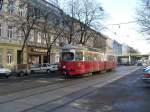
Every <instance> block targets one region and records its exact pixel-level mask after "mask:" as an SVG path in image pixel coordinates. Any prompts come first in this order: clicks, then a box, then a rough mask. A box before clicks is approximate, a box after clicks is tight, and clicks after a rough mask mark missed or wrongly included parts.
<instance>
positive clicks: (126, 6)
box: [100, 0, 150, 54]
mask: <svg viewBox="0 0 150 112" xmlns="http://www.w3.org/2000/svg"><path fill="white" fill-rule="evenodd" d="M100 1H101V4H102V6H103V7H104V9H105V10H106V12H107V13H108V14H109V16H110V17H109V18H108V19H107V21H106V24H105V25H106V26H107V25H109V24H116V23H117V24H118V23H128V22H131V21H136V17H137V15H136V9H137V7H138V4H139V0H100ZM107 27H108V28H109V30H105V31H104V32H103V33H104V34H106V35H108V36H109V37H110V38H112V39H115V40H117V41H118V42H120V43H126V44H128V45H129V46H131V47H133V48H135V49H138V50H139V51H140V52H141V53H142V54H145V53H149V52H150V50H148V48H149V47H150V43H149V42H148V41H146V40H145V39H144V37H145V36H144V35H143V34H141V33H140V31H139V29H140V28H139V26H138V25H137V23H136V22H134V23H130V24H121V25H110V26H107Z"/></svg>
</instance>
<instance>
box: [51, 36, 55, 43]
mask: <svg viewBox="0 0 150 112" xmlns="http://www.w3.org/2000/svg"><path fill="white" fill-rule="evenodd" d="M53 41H54V35H51V43H52V42H53Z"/></svg>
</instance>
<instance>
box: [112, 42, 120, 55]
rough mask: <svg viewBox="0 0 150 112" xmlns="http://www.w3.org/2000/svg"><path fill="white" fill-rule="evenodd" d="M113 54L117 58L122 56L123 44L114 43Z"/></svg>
mask: <svg viewBox="0 0 150 112" xmlns="http://www.w3.org/2000/svg"><path fill="white" fill-rule="evenodd" d="M113 52H114V54H115V55H116V56H122V44H120V43H119V42H117V41H116V40H114V41H113Z"/></svg>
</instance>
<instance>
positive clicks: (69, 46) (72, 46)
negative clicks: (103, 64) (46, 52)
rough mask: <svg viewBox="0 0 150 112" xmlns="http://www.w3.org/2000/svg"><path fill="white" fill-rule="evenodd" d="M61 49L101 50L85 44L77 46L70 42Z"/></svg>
mask: <svg viewBox="0 0 150 112" xmlns="http://www.w3.org/2000/svg"><path fill="white" fill-rule="evenodd" d="M62 49H78V50H86V51H94V52H102V50H100V49H97V48H92V47H87V46H85V47H83V46H80V45H79V46H75V45H71V44H68V45H65V46H63V47H62Z"/></svg>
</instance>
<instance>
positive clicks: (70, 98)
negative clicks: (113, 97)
mask: <svg viewBox="0 0 150 112" xmlns="http://www.w3.org/2000/svg"><path fill="white" fill-rule="evenodd" d="M135 71H136V70H135ZM135 71H132V72H135ZM127 74H129V73H127ZM125 76H126V75H125ZM109 78H110V77H109ZM120 78H124V77H122V76H119V77H116V78H115V79H113V80H111V81H109V82H108V83H112V82H113V81H115V80H118V79H120ZM106 81H107V79H105V80H103V81H98V79H97V81H96V83H93V84H91V85H89V86H87V87H86V88H83V89H79V90H78V91H74V92H72V93H70V94H67V95H64V96H62V97H59V98H56V99H54V100H51V101H48V102H46V103H43V104H40V105H36V106H34V107H32V108H28V109H26V110H23V111H22V112H30V111H35V110H38V111H42V112H43V111H44V112H55V111H56V110H57V109H60V108H63V107H64V106H66V105H68V104H71V103H73V102H74V101H77V100H78V99H80V98H83V97H86V96H88V95H89V94H91V93H93V91H96V89H97V88H93V87H94V86H96V85H97V84H99V83H101V87H102V86H104V85H106V84H108V83H106ZM60 101H64V102H63V103H61V104H60V103H59V102H60ZM45 105H46V106H45ZM44 107H49V108H48V109H44ZM42 109H43V110H42Z"/></svg>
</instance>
